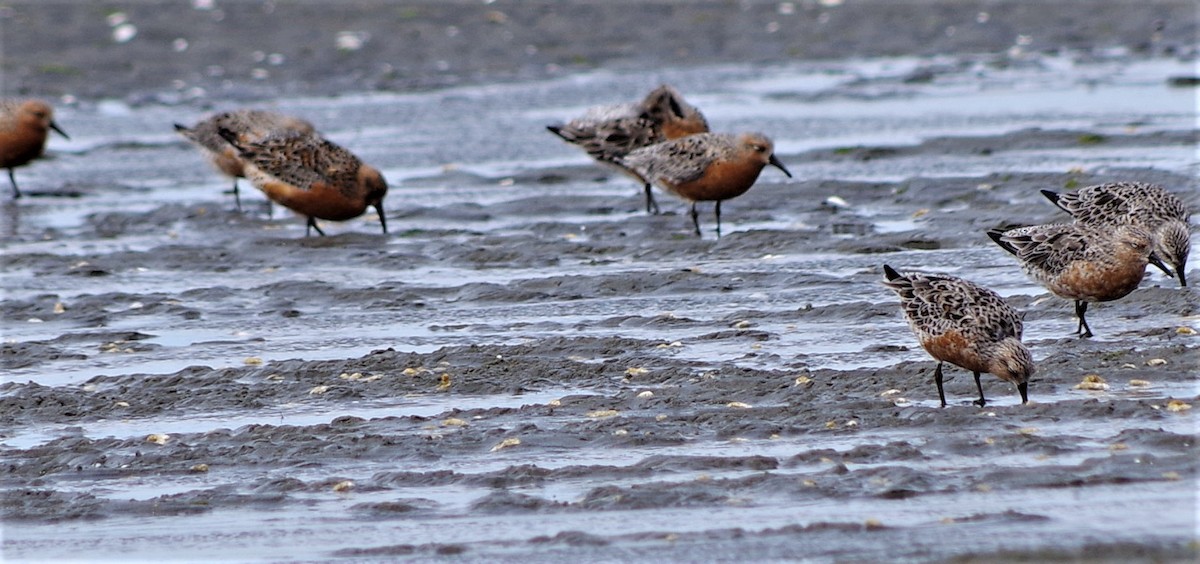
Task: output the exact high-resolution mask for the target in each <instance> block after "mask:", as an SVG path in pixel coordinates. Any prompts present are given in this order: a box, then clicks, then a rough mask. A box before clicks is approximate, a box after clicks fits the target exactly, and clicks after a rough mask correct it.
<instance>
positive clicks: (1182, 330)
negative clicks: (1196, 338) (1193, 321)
mask: <svg viewBox="0 0 1200 564" xmlns="http://www.w3.org/2000/svg"><path fill="white" fill-rule="evenodd" d="M1175 333H1177V334H1179V335H1195V334H1196V330H1195V329H1192V328H1191V327H1188V326H1186V325H1185V326H1183V327H1180V328H1178V329H1176V330H1175Z"/></svg>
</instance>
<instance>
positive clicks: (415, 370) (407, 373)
mask: <svg viewBox="0 0 1200 564" xmlns="http://www.w3.org/2000/svg"><path fill="white" fill-rule="evenodd" d="M422 372H427V371H426V370H425V369H424V368H405V369H404V372H401V374H403V375H405V376H416V375H417V374H420V373H422Z"/></svg>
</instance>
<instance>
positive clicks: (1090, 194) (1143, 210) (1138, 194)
mask: <svg viewBox="0 0 1200 564" xmlns="http://www.w3.org/2000/svg"><path fill="white" fill-rule="evenodd" d="M1043 193H1044V194H1046V197H1047V198H1050V201H1052V202H1054V204H1055V205H1056V206H1058V207H1059V208H1062V210H1063V211H1065V212H1067V213H1069V214H1071V217H1072V218H1074V219H1075V220H1077V221H1082V222H1085V223H1092V224H1098V225H1124V224H1129V223H1132V224H1136V225H1141V226H1143V227H1147V228H1151V229H1153V228H1154V227H1155V226H1156V225H1158V224H1159V223H1162V222H1164V221H1168V220H1172V219H1178V220H1182V221H1184V222H1185V223H1186V222H1187V221H1188V218H1189V216H1190V215H1191V214H1189V213H1188V211H1187V207H1186V206H1184V205H1183V201H1182V200H1180V199H1179V197H1178V196H1176V195H1174V194H1172V193H1170V192H1168V191H1167V190H1166V189H1164V188H1163V187H1162V186H1158V185H1156V184H1150V183H1146V182H1111V183H1108V184H1097V185H1095V186H1087V187H1084V188H1080V189H1079V190H1076V191H1075V192H1065V193H1061V194H1056V193H1054V192H1051V191H1049V190H1043Z"/></svg>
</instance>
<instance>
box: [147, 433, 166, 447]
mask: <svg viewBox="0 0 1200 564" xmlns="http://www.w3.org/2000/svg"><path fill="white" fill-rule="evenodd" d="M170 439H171V435H167V434H163V433H152V434H149V435H146V442H148V443H154V444H156V445H165V444H167V441H169V440H170Z"/></svg>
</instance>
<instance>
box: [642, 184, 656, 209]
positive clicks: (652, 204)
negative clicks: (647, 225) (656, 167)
mask: <svg viewBox="0 0 1200 564" xmlns="http://www.w3.org/2000/svg"><path fill="white" fill-rule="evenodd" d="M645 189H646V213H648V214H653V215H658V212H659V209H658V202H656V201H654V191H653V190H651V189H650V183H649V182H647V183H646V184H645Z"/></svg>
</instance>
